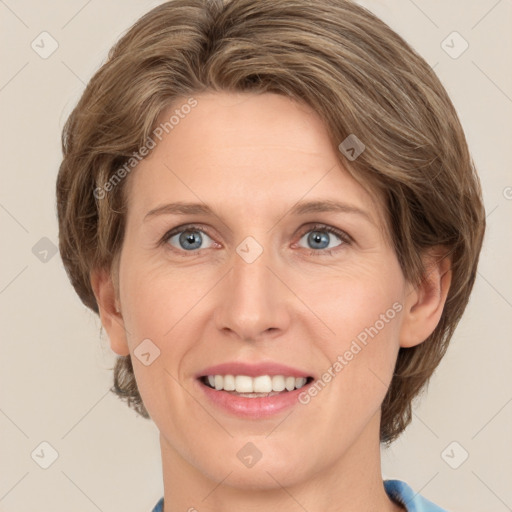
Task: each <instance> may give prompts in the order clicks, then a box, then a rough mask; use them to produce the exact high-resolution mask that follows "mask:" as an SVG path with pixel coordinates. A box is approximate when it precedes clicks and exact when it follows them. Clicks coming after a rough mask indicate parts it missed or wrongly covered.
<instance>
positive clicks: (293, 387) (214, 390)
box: [196, 374, 314, 419]
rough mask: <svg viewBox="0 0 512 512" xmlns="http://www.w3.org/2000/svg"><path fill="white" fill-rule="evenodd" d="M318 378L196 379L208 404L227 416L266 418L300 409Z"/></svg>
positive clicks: (216, 377) (242, 376) (223, 376)
mask: <svg viewBox="0 0 512 512" xmlns="http://www.w3.org/2000/svg"><path fill="white" fill-rule="evenodd" d="M313 380H314V378H313V377H312V376H308V377H302V376H301V377H295V376H293V375H258V376H255V377H252V376H248V375H229V374H228V375H220V374H217V375H203V376H200V377H198V378H197V379H196V382H197V383H198V385H199V386H200V388H201V391H202V393H203V394H204V396H205V397H206V399H207V401H208V402H209V403H210V404H212V405H213V406H214V407H215V408H218V409H219V410H220V411H222V412H223V413H226V412H227V413H229V414H230V415H235V416H237V417H239V418H240V417H241V418H244V419H260V418H261V419H263V418H268V417H269V416H272V415H275V414H278V413H280V412H282V411H284V410H285V409H289V408H291V407H294V406H295V407H297V406H298V405H299V404H300V401H299V396H300V394H301V393H304V392H305V391H306V390H307V389H308V388H309V386H310V385H311V383H312V382H313Z"/></svg>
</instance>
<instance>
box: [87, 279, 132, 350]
mask: <svg viewBox="0 0 512 512" xmlns="http://www.w3.org/2000/svg"><path fill="white" fill-rule="evenodd" d="M91 286H92V289H93V291H94V296H95V297H96V302H97V303H98V308H99V313H100V320H101V324H102V325H103V327H104V329H105V331H107V335H108V338H109V340H110V348H111V349H112V350H113V351H114V352H115V353H116V354H118V355H120V356H127V355H129V354H130V350H129V348H128V342H127V339H126V330H125V327H124V320H123V316H122V313H121V312H120V311H119V308H120V306H119V300H118V298H117V293H116V289H115V286H114V283H113V280H112V275H111V274H110V272H107V271H106V270H104V269H97V270H93V271H92V272H91Z"/></svg>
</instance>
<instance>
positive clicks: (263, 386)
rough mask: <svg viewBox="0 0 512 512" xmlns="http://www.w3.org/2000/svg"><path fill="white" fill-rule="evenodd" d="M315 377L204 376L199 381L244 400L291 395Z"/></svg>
mask: <svg viewBox="0 0 512 512" xmlns="http://www.w3.org/2000/svg"><path fill="white" fill-rule="evenodd" d="M312 380H313V377H294V376H285V375H272V376H271V375H260V376H257V377H250V376H248V375H204V376H202V377H200V378H199V381H200V382H201V383H202V384H203V385H205V386H207V387H208V388H211V389H214V390H216V391H220V392H225V393H229V394H231V395H235V396H241V397H244V398H266V397H271V396H275V395H280V394H283V393H289V392H291V391H295V390H297V389H301V388H302V387H304V386H306V385H308V384H310V383H311V382H312Z"/></svg>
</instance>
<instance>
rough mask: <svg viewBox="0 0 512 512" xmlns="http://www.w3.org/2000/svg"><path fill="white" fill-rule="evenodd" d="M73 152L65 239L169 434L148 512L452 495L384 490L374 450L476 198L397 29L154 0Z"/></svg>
mask: <svg viewBox="0 0 512 512" xmlns="http://www.w3.org/2000/svg"><path fill="white" fill-rule="evenodd" d="M63 151H64V159H63V162H62V164H61V168H60V171H59V176H58V183H57V200H58V215H59V227H60V252H61V255H62V258H63V261H64V264H65V267H66V270H67V272H68V274H69V276H70V279H71V282H72V284H73V286H74V287H75V289H76V291H77V293H78V295H79V296H80V298H81V299H82V301H83V302H84V304H86V305H87V306H88V307H89V308H91V309H92V310H93V311H95V312H96V313H98V314H99V315H100V318H101V322H102V325H103V326H104V328H105V330H106V331H107V333H108V336H109V340H110V345H111V347H112V349H113V350H114V352H116V353H117V354H118V355H119V358H118V360H117V363H116V367H115V374H114V379H115V382H114V391H115V392H116V393H117V394H118V395H119V396H120V397H122V398H124V399H126V400H127V402H128V404H129V405H130V406H132V407H134V408H135V409H136V410H137V411H138V412H139V413H140V414H141V415H143V416H144V417H146V418H149V417H151V419H152V420H153V421H154V422H155V424H156V425H157V427H158V428H159V430H160V445H161V453H162V464H163V477H164V497H163V498H162V499H161V500H160V501H159V503H158V504H157V505H156V507H155V509H154V512H158V511H161V510H164V509H165V512H173V511H178V510H190V511H193V510H198V511H200V512H203V511H221V510H222V511H231V510H232V511H239V510H244V511H246V510H247V511H249V510H251V511H259V510H261V511H267V510H281V511H295V510H309V511H316V510H322V511H338V510H343V511H345V512H347V511H354V512H355V511H361V510H372V511H373V510H379V511H389V512H391V511H399V510H409V511H430V512H432V511H440V510H442V509H441V508H439V507H437V506H436V505H434V504H432V503H431V502H429V501H428V500H426V499H425V498H423V497H421V496H420V495H418V494H415V493H414V492H413V490H412V489H411V488H410V487H409V486H408V485H407V484H406V483H405V482H402V481H398V480H387V481H385V482H383V480H382V476H381V467H380V451H379V450H380V443H384V444H385V445H389V444H390V443H391V442H392V441H394V440H395V439H396V438H397V437H398V436H399V435H400V434H401V433H402V432H403V431H404V429H405V428H406V426H407V425H408V424H409V422H410V420H411V402H412V400H413V398H414V397H416V396H417V395H418V393H419V392H420V391H421V390H422V389H423V387H424V386H425V384H426V383H427V382H428V380H429V378H430V376H431V375H432V373H433V371H434V370H435V368H436V367H437V365H438V364H439V362H440V360H441V358H442V357H443V355H444V353H445V351H446V348H447V346H448V343H449V341H450V338H451V336H452V334H453V331H454V329H455V327H456V325H457V323H458V321H459V319H460V317H461V315H462V313H463V311H464V308H465V306H466V304H467V302H468V299H469V295H470V292H471V289H472V286H473V283H474V279H475V275H476V267H477V263H478V257H479V252H480V248H481V244H482V238H483V234H484V228H485V213H484V208H483V205H482V199H481V191H480V185H479V181H478V178H477V176H476V173H475V170H474V167H473V164H472V161H471V158H470V155H469V151H468V148H467V144H466V140H465V137H464V133H463V130H462V128H461V125H460V123H459V120H458V118H457V114H456V112H455V110H454V108H453V105H452V103H451V102H450V100H449V98H448V96H447V94H446V92H445V90H444V88H443V87H442V85H441V84H440V82H439V80H438V79H437V78H436V76H435V75H434V73H433V72H432V70H431V69H430V68H429V66H428V65H427V64H426V63H425V62H424V60H423V59H422V58H421V57H419V56H418V55H417V54H416V53H415V52H414V51H413V50H412V49H411V48H410V47H409V46H408V45H407V44H406V43H405V42H404V41H403V40H402V39H401V38H400V37H399V36H398V35H397V34H395V33H394V32H393V31H392V30H391V29H390V28H389V27H388V26H387V25H385V24H384V23H383V22H382V21H380V20H378V19H377V18H376V17H375V16H373V15H372V14H371V13H369V12H368V11H366V10H364V9H363V8H361V7H359V6H357V5H355V4H353V3H351V2H349V1H345V0H319V1H316V2H314V3H309V2H306V1H304V0H280V1H279V2H275V1H273V0H259V1H257V2H255V1H254V0H232V1H225V2H222V1H220V0H219V1H207V0H175V1H171V2H167V3H164V4H162V5H161V6H159V7H157V8H155V9H153V10H152V11H151V12H149V13H148V14H146V15H145V16H143V17H142V18H141V19H140V20H139V21H138V22H137V23H136V24H135V25H134V26H133V27H132V28H131V29H130V30H129V31H128V33H127V34H126V35H125V36H123V38H122V39H121V40H120V41H119V42H118V43H117V44H116V45H115V47H114V48H113V49H112V51H111V53H110V55H109V59H108V61H107V62H106V63H105V64H104V65H103V66H102V68H101V69H100V70H99V71H98V72H97V73H96V75H95V76H94V77H93V78H92V79H91V81H90V83H89V84H88V86H87V89H86V91H85V92H84V94H83V96H82V98H81V99H80V101H79V103H78V105H77V107H76V108H75V110H74V111H73V112H72V114H71V116H70V118H69V119H68V122H67V124H66V126H65V129H64V133H63ZM164 504H165V506H164Z"/></svg>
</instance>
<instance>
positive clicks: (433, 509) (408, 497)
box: [384, 480, 448, 512]
mask: <svg viewBox="0 0 512 512" xmlns="http://www.w3.org/2000/svg"><path fill="white" fill-rule="evenodd" d="M384 488H385V489H386V492H387V494H388V496H389V497H390V498H391V499H392V500H394V501H396V502H398V503H400V504H402V505H404V506H405V508H406V510H407V512H448V511H446V510H445V509H443V508H441V507H438V506H437V505H435V504H434V503H432V502H431V501H429V500H427V499H426V498H424V497H423V496H421V495H420V494H418V493H416V492H414V491H413V490H412V488H411V487H410V486H409V485H408V484H406V483H405V482H402V481H401V480H384Z"/></svg>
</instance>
